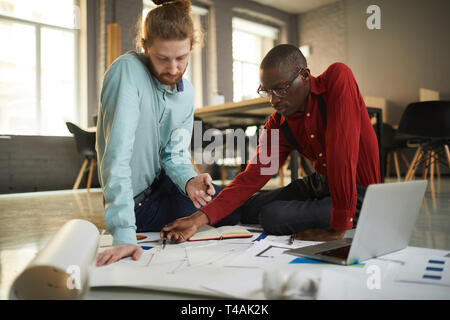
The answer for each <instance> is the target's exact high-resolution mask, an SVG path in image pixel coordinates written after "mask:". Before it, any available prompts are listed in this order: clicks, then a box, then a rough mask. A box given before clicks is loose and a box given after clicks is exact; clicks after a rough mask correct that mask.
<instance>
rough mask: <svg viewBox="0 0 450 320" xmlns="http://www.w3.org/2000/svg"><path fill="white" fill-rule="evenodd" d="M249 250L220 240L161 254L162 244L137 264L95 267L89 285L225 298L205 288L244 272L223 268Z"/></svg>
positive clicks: (178, 246)
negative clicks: (211, 283) (214, 282)
mask: <svg viewBox="0 0 450 320" xmlns="http://www.w3.org/2000/svg"><path fill="white" fill-rule="evenodd" d="M249 246H250V245H249V244H235V243H226V242H225V241H223V240H218V241H199V242H185V243H181V244H167V245H166V247H165V249H164V250H162V249H161V246H160V244H157V245H155V247H153V248H152V249H150V250H146V251H144V253H143V255H142V257H141V258H140V259H139V260H138V261H133V260H132V259H131V258H126V259H122V260H120V261H118V262H116V263H114V264H111V265H109V266H102V267H95V266H92V268H91V270H90V275H91V276H90V280H91V281H90V285H91V286H92V287H101V286H128V287H137V288H149V289H157V290H166V291H175V292H187V293H196V294H203V295H214V296H223V294H219V293H217V292H214V291H211V290H208V289H206V288H205V287H203V285H205V284H207V283H210V282H212V281H216V280H218V279H221V278H222V277H226V276H231V275H237V274H239V272H240V271H242V270H239V269H234V268H224V267H223V266H224V264H226V263H228V261H230V259H233V258H234V257H236V256H237V255H239V254H240V253H241V252H243V251H245V250H247V248H248V247H249Z"/></svg>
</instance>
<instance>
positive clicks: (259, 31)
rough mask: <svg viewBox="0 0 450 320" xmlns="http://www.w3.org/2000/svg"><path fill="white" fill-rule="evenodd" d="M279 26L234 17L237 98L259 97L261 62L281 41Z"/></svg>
mask: <svg viewBox="0 0 450 320" xmlns="http://www.w3.org/2000/svg"><path fill="white" fill-rule="evenodd" d="M278 34H279V30H278V29H277V28H275V27H271V26H267V25H264V24H260V23H256V22H253V21H248V20H244V19H241V18H233V101H234V102H238V101H241V100H247V99H252V98H256V97H258V95H257V93H256V89H258V86H259V64H260V63H261V60H262V59H263V57H264V55H265V54H266V53H267V52H268V51H269V50H270V49H271V48H272V47H273V46H274V45H275V44H276V42H277V41H278Z"/></svg>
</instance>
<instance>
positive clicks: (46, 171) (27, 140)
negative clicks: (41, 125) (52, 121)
mask: <svg viewBox="0 0 450 320" xmlns="http://www.w3.org/2000/svg"><path fill="white" fill-rule="evenodd" d="M82 163H83V158H82V157H81V156H80V155H79V154H78V152H77V150H76V145H75V140H74V138H73V137H40V136H1V139H0V194H1V193H16V192H32V191H46V190H64V189H71V188H72V186H73V184H74V182H75V179H76V177H77V175H78V171H79V170H80V168H81V164H82ZM97 177H98V176H97V170H96V169H95V172H94V175H93V180H92V186H91V187H99V183H98V178H97ZM86 180H87V179H86V178H84V180H82V183H81V184H80V188H85V187H86Z"/></svg>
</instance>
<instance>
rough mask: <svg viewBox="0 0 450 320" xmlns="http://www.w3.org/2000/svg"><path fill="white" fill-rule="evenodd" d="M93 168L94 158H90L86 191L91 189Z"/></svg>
mask: <svg viewBox="0 0 450 320" xmlns="http://www.w3.org/2000/svg"><path fill="white" fill-rule="evenodd" d="M94 166H95V158H92V160H91V165H90V166H89V176H88V181H87V186H86V188H87V190H88V191H89V189H90V188H91V182H92V174H93V173H94Z"/></svg>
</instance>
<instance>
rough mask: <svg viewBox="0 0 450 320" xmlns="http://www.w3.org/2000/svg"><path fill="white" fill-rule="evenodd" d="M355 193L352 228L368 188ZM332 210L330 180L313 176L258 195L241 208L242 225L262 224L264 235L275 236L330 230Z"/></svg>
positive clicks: (359, 189)
mask: <svg viewBox="0 0 450 320" xmlns="http://www.w3.org/2000/svg"><path fill="white" fill-rule="evenodd" d="M356 189H357V193H358V196H357V205H356V214H355V216H354V217H353V227H356V224H357V221H358V217H359V212H360V210H361V206H362V202H363V199H364V195H365V192H366V188H364V187H362V186H360V185H356ZM331 206H332V205H331V196H330V191H329V188H328V180H327V177H326V176H324V175H321V174H318V173H313V174H311V175H309V176H306V177H304V178H302V179H297V180H295V181H293V182H291V183H290V184H288V185H287V186H285V187H283V188H279V189H275V190H272V191H261V192H260V193H259V194H255V195H254V196H253V197H251V198H250V199H248V200H247V201H246V202H245V203H244V205H243V206H242V207H241V208H242V217H241V222H242V223H244V224H261V225H262V227H263V229H264V231H265V232H267V233H269V234H274V235H286V234H293V233H297V232H301V231H304V230H307V229H329V228H330V221H331Z"/></svg>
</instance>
